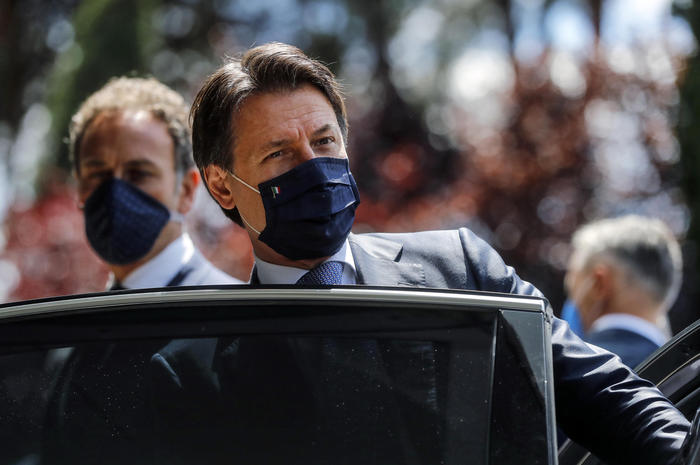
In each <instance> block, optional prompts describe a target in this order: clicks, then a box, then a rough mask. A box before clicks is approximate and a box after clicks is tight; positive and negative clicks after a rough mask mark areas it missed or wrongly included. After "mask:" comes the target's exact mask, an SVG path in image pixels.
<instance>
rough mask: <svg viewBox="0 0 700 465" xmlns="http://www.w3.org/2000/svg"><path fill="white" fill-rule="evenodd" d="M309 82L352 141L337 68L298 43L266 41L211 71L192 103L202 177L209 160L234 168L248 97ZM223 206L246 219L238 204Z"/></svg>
mask: <svg viewBox="0 0 700 465" xmlns="http://www.w3.org/2000/svg"><path fill="white" fill-rule="evenodd" d="M304 85H312V86H313V87H315V88H316V89H318V90H319V91H320V92H321V93H322V94H323V95H324V96H325V97H326V98H327V99H328V102H329V103H330V105H331V107H332V108H333V111H334V113H335V116H336V119H337V121H338V126H339V127H340V129H341V132H342V136H343V139H344V141H345V142H347V131H348V124H347V116H346V111H345V103H344V101H343V96H342V94H341V89H340V85H339V84H338V82H337V81H336V80H335V77H334V76H333V73H331V71H330V70H329V69H328V68H327V67H326V66H324V65H323V64H322V63H321V62H319V61H317V60H314V59H313V58H309V57H308V56H306V55H305V54H304V52H302V51H301V50H300V49H298V48H297V47H294V46H292V45H287V44H282V43H278V42H273V43H269V44H264V45H260V46H258V47H254V48H252V49H250V50H248V51H247V52H245V53H244V54H243V55H242V56H240V57H236V58H231V59H229V60H228V62H226V63H225V64H224V65H223V66H222V67H221V68H219V69H218V70H216V71H215V72H214V74H212V75H211V76H209V78H208V79H207V81H206V82H205V83H204V86H203V87H202V89H201V90H200V91H199V93H198V94H197V97H196V98H195V100H194V103H193V104H192V109H191V113H190V118H191V121H192V132H193V149H194V160H195V163H196V164H197V167H198V168H199V170H200V172H201V173H202V178H203V179H206V177H205V176H204V172H203V170H204V169H205V168H206V167H207V166H210V165H216V166H220V167H222V168H225V169H227V170H231V169H232V168H233V157H234V147H235V143H236V140H235V138H236V118H235V116H236V113H237V112H238V111H239V110H240V109H241V108H242V107H243V104H244V103H245V101H246V99H247V98H248V97H250V96H252V95H256V94H262V93H276V92H290V91H294V90H297V89H299V88H300V87H302V86H304ZM208 188H209V187H208V186H207V189H208ZM222 209H223V208H222ZM223 211H224V213H225V214H226V216H228V217H229V218H231V219H232V220H233V221H235V222H236V223H237V224H239V225H241V226H242V225H243V223H242V221H241V218H240V215H239V214H238V210H237V209H236V208H233V209H231V210H227V209H223Z"/></svg>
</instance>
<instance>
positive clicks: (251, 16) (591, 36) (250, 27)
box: [0, 0, 700, 329]
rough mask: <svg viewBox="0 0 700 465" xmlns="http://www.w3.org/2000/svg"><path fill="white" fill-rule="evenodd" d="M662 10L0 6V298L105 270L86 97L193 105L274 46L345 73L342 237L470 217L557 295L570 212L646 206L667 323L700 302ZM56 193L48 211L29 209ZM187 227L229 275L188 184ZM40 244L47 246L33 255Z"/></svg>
mask: <svg viewBox="0 0 700 465" xmlns="http://www.w3.org/2000/svg"><path fill="white" fill-rule="evenodd" d="M671 7H672V5H671V3H670V0H649V1H646V2H634V1H633V0H606V1H603V0H492V1H485V0H436V1H427V0H392V1H385V2H377V1H373V0H356V1H349V0H259V1H256V2H249V1H245V0H147V1H135V0H127V1H117V0H93V1H89V2H87V1H86V2H78V1H68V0H64V1H56V2H51V4H50V5H49V6H46V5H44V2H41V1H39V0H28V1H21V2H20V1H12V0H4V2H3V3H2V11H1V15H0V84H2V86H1V88H0V92H1V94H0V95H1V96H2V107H0V155H2V156H1V157H0V161H1V164H0V218H3V217H4V220H5V234H4V238H5V239H4V241H0V245H3V244H2V242H4V249H5V252H4V254H3V255H2V258H0V282H5V283H7V284H5V285H4V288H3V287H2V285H0V299H2V298H4V299H23V298H32V297H40V296H45V295H55V294H61V293H71V292H85V291H94V290H100V289H101V286H102V285H103V280H104V276H105V275H104V270H102V272H98V271H95V270H97V269H99V263H97V261H96V259H95V258H94V256H93V255H92V252H90V251H89V249H88V248H87V247H86V245H85V241H84V238H83V233H82V223H81V221H82V219H81V216H80V212H79V211H78V210H77V209H72V208H71V202H72V197H71V196H72V193H71V185H70V183H71V179H70V176H69V173H68V171H69V163H68V159H67V151H66V145H65V143H63V139H64V138H65V136H66V134H67V127H68V122H69V118H70V115H71V114H72V113H73V112H74V111H75V110H76V109H77V106H78V105H79V103H80V102H81V101H82V100H83V99H84V98H85V97H86V96H87V95H88V94H90V93H91V92H93V91H94V90H96V89H97V88H99V87H100V86H101V85H103V84H104V82H105V81H106V80H107V79H108V78H109V77H111V76H115V75H123V74H136V75H153V76H155V77H156V78H158V79H160V80H161V81H163V82H165V83H166V84H168V85H170V86H172V87H173V88H175V89H177V90H178V91H180V92H181V93H183V95H185V96H186V97H187V98H189V99H191V97H192V96H193V95H194V93H195V92H196V91H197V89H198V88H199V86H200V85H201V83H202V81H203V79H204V78H205V77H206V75H207V74H209V73H210V72H212V71H213V70H214V69H215V68H216V67H217V66H218V65H219V64H220V63H221V61H222V59H223V57H224V56H225V55H232V54H235V53H239V52H241V51H243V50H245V49H247V48H248V47H249V46H250V45H252V44H259V43H264V42H268V41H271V40H278V41H283V42H289V43H293V44H295V45H297V46H299V47H301V48H302V49H304V50H305V51H306V52H307V53H309V54H310V55H311V56H314V57H317V58H320V59H321V60H323V61H324V62H326V63H328V64H329V66H330V67H331V68H332V69H333V71H334V72H336V73H337V74H338V76H339V77H340V78H341V79H342V81H343V83H344V84H345V88H346V93H347V97H348V106H349V113H350V118H351V122H350V123H351V131H350V147H349V153H350V155H351V162H352V169H353V172H354V173H355V176H356V178H357V179H358V183H359V186H360V189H361V193H362V200H363V203H362V205H361V206H360V208H359V210H358V218H357V222H356V227H355V230H356V231H357V232H364V231H372V230H378V231H411V230H419V229H434V228H454V227H460V226H468V227H470V228H472V229H473V230H475V231H476V232H477V233H478V234H480V235H481V236H482V237H484V238H485V239H486V240H487V241H489V242H490V243H491V244H492V245H493V246H494V247H496V248H497V249H498V250H499V251H500V252H501V253H502V254H503V256H504V258H505V260H506V262H508V263H509V264H511V265H513V266H514V267H515V268H516V269H517V270H518V272H519V274H520V275H521V276H523V277H524V278H525V279H528V280H530V281H532V282H533V283H534V284H535V285H537V286H538V287H539V288H540V289H541V290H542V291H543V292H544V293H545V294H546V295H547V296H548V297H549V298H550V300H551V301H552V302H553V304H554V306H555V309H558V308H559V307H560V304H561V302H562V301H563V299H564V297H565V296H564V293H563V287H562V278H563V270H564V267H565V265H566V260H567V256H568V241H569V238H570V236H571V234H572V232H573V231H574V230H575V229H576V228H577V227H578V226H580V225H581V224H582V223H584V222H586V221H589V220H592V219H595V218H598V217H603V216H610V215H617V214H622V213H630V212H636V213H641V214H647V215H654V216H659V217H661V218H662V219H663V220H665V221H666V222H667V223H668V224H669V225H670V226H671V228H672V229H673V230H674V231H675V232H676V234H677V235H679V237H684V236H685V235H686V234H688V239H689V245H688V246H686V250H687V255H688V257H687V260H686V261H687V264H688V266H687V268H688V270H687V276H688V277H689V279H688V283H687V284H686V289H687V290H686V292H684V293H683V297H682V298H681V299H680V300H679V304H678V305H677V308H676V310H674V327H675V328H676V329H678V328H680V327H682V325H684V324H685V323H686V322H687V321H690V320H691V319H692V320H694V319H696V318H697V317H698V311H697V310H696V309H697V307H698V306H697V298H698V296H697V295H696V293H694V292H693V291H692V290H693V289H695V288H697V287H698V286H696V282H695V280H697V274H696V273H695V269H696V263H695V260H696V259H695V256H696V255H697V254H695V252H694V251H695V248H694V246H693V244H694V243H695V242H696V241H698V240H700V237H698V234H700V226H698V224H700V223H697V221H698V216H697V213H695V211H696V210H697V208H699V207H700V197H699V194H698V193H697V192H696V191H697V187H695V186H696V183H695V182H694V179H695V176H698V175H699V174H700V166H696V165H697V164H698V163H700V162H698V161H697V160H698V158H697V155H695V154H696V153H697V151H696V150H695V149H694V145H693V144H694V143H695V142H694V139H693V134H692V133H693V131H694V127H695V123H694V121H693V116H694V115H695V114H696V112H694V110H695V107H696V106H697V105H699V104H700V103H698V102H700V100H698V98H697V97H696V96H695V95H696V93H697V92H700V91H698V90H697V89H700V87H699V86H700V82H698V78H697V76H696V74H697V64H696V58H695V55H694V53H695V46H696V45H695V44H696V41H695V37H694V35H693V31H698V29H697V28H698V27H700V25H699V24H698V21H699V19H698V17H697V16H698V14H697V8H696V7H695V6H694V5H691V4H690V3H689V2H685V3H678V2H677V5H676V9H675V10H674V11H672V8H671ZM691 28H692V29H691ZM686 64H687V70H686ZM679 82H682V83H683V84H682V85H683V87H682V88H680V90H679ZM677 124H679V127H678V131H679V132H678V138H676V136H675V133H674V131H675V128H676V125H677ZM679 142H680V143H679ZM682 189H685V193H684V192H683V191H682ZM200 194H201V193H200ZM56 199H61V202H60V205H62V207H61V208H57V207H50V206H47V205H53V203H51V202H55V201H56ZM47 212H48V213H47ZM27 218H30V219H31V221H30V220H27ZM58 218H63V220H62V221H59V220H58ZM66 218H71V220H70V221H68V220H66ZM189 222H190V229H191V231H192V232H193V235H194V236H195V240H196V241H197V242H198V244H199V245H200V247H201V248H202V249H203V250H204V252H205V254H207V255H209V256H211V257H213V260H214V261H215V263H216V264H217V265H218V266H220V267H222V268H224V269H226V270H228V271H229V272H231V273H232V274H234V275H236V276H238V277H242V278H247V275H248V272H249V270H250V265H251V263H252V261H251V260H252V258H251V251H250V246H249V244H248V241H247V239H246V236H245V234H244V233H243V231H242V230H240V228H237V227H235V226H233V225H231V224H230V223H229V222H228V221H227V220H225V218H224V217H223V216H222V215H221V214H220V213H219V211H218V208H217V207H216V206H215V205H214V204H213V203H212V201H211V200H210V199H209V198H208V197H207V195H206V194H203V195H199V199H198V205H197V208H196V211H195V212H194V214H193V215H191V218H189ZM27 228H30V229H29V230H32V229H33V230H35V231H39V232H35V233H34V234H29V233H28V229H27ZM56 228H63V229H62V230H61V229H56ZM68 243H70V246H67V245H66V244H68ZM57 247H58V248H59V249H60V250H61V252H60V253H59V252H56V248H57ZM61 247H63V248H64V249H66V250H63V249H61ZM2 248H3V247H0V250H2ZM51 254H53V255H51ZM48 256H52V257H55V258H54V259H53V260H41V257H48ZM27 257H34V258H33V259H32V260H30V259H29V258H27ZM66 261H69V262H70V263H73V264H74V266H71V267H70V268H68V269H75V266H82V267H83V269H86V270H87V269H90V270H93V271H91V274H90V276H91V279H87V278H85V279H81V280H78V281H77V282H75V280H73V279H71V277H69V276H67V273H65V272H64V273H63V274H62V273H61V272H57V271H55V270H54V267H56V266H58V267H61V266H62V267H63V270H65V269H67V267H66V266H65V262H66ZM83 262H85V263H87V262H89V263H91V265H90V266H94V267H97V268H95V269H92V268H90V266H87V265H84V266H83V265H81V264H82V263H83ZM62 263H63V265H61V264H62ZM95 264H96V265H95ZM54 276H62V278H60V279H56V278H53V277H54ZM47 281H50V282H53V283H54V284H53V285H51V286H48V287H47V286H46V284H45V283H46V282H47ZM42 283H43V284H42ZM2 289H4V291H3V290H2Z"/></svg>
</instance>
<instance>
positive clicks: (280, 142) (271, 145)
mask: <svg viewBox="0 0 700 465" xmlns="http://www.w3.org/2000/svg"><path fill="white" fill-rule="evenodd" d="M332 129H333V125H332V124H324V125H323V126H321V127H320V128H318V129H316V130H315V131H314V132H313V133H311V137H318V136H320V135H321V134H325V133H327V132H328V131H331V130H332ZM289 143H290V139H277V140H271V141H269V142H266V143H265V144H263V145H262V146H261V147H260V150H261V151H263V152H266V151H268V150H272V149H276V148H279V147H284V146H285V145H287V144H289Z"/></svg>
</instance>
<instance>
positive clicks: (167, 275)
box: [121, 233, 194, 289]
mask: <svg viewBox="0 0 700 465" xmlns="http://www.w3.org/2000/svg"><path fill="white" fill-rule="evenodd" d="M192 255H194V244H193V243H192V239H190V236H189V235H188V234H186V233H185V234H182V235H181V236H180V237H178V238H177V239H175V240H174V241H172V242H171V243H170V244H168V245H167V246H166V247H165V248H164V249H163V250H162V251H161V252H160V253H159V254H158V255H156V256H155V257H153V258H152V259H151V260H149V261H147V262H146V263H144V264H143V265H141V266H140V267H138V268H136V269H135V270H134V271H132V272H131V273H129V274H128V275H127V277H126V278H125V279H124V282H122V283H121V284H122V285H123V286H124V287H125V288H127V289H140V288H148V287H163V286H165V285H167V284H168V282H170V280H171V279H173V277H174V276H175V275H176V274H177V273H178V272H179V271H180V270H181V269H182V267H183V266H184V265H185V264H186V263H187V262H189V261H190V259H191V258H192Z"/></svg>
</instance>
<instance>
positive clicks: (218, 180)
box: [204, 165, 236, 210]
mask: <svg viewBox="0 0 700 465" xmlns="http://www.w3.org/2000/svg"><path fill="white" fill-rule="evenodd" d="M227 180H228V173H227V172H226V170H224V169H223V168H221V167H220V166H216V165H208V166H207V167H205V168H204V183H205V184H206V186H207V188H208V189H209V192H210V193H211V195H212V197H214V200H216V202H217V203H218V204H219V205H221V207H222V208H225V209H227V210H230V209H232V208H233V207H235V206H236V201H235V199H234V198H233V191H232V190H231V188H230V187H229V184H228V183H227V182H226V181H227Z"/></svg>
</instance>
